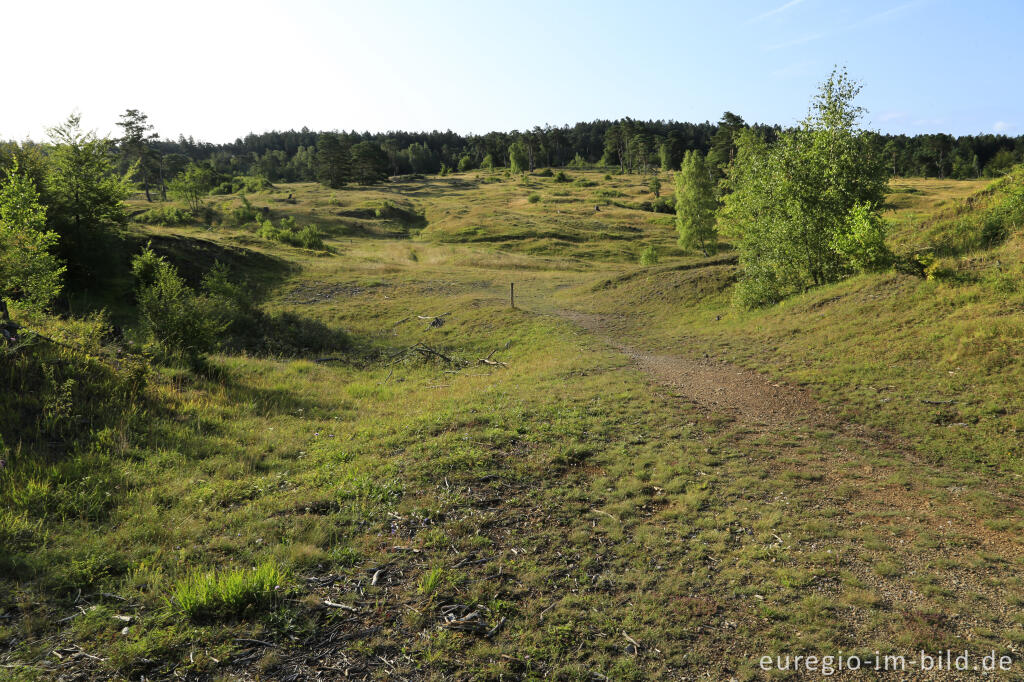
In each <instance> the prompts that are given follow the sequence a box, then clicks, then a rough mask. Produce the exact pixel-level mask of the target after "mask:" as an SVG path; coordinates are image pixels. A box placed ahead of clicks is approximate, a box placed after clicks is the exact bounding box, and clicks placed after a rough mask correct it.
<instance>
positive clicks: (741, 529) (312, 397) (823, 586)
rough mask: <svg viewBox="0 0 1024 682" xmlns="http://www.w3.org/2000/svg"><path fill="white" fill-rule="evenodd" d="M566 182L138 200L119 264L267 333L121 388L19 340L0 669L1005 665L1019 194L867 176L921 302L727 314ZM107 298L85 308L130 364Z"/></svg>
mask: <svg viewBox="0 0 1024 682" xmlns="http://www.w3.org/2000/svg"><path fill="white" fill-rule="evenodd" d="M565 173H566V174H567V176H568V177H566V178H565V179H564V181H563V180H562V179H561V178H559V177H558V176H557V175H556V174H552V175H551V176H550V177H547V176H543V175H531V176H527V177H526V179H525V181H520V180H513V179H510V178H508V177H506V176H505V175H504V174H502V173H488V172H484V171H481V172H469V173H461V174H452V175H448V176H445V177H439V176H427V177H423V178H405V179H402V180H400V181H397V182H392V183H388V184H385V185H381V186H375V187H369V188H359V187H348V188H343V189H340V190H331V189H327V188H324V187H322V186H320V185H314V184H311V183H296V184H278V185H276V186H271V187H266V188H264V189H262V190H260V191H256V192H249V193H248V194H247V195H245V197H244V198H243V197H242V196H241V195H239V194H229V195H224V196H219V197H210V198H207V199H206V204H207V207H208V208H209V209H210V210H209V212H208V213H207V214H205V215H204V216H203V217H202V220H201V222H198V223H195V224H184V225H177V226H171V227H164V226H160V225H156V224H153V222H154V221H153V220H152V218H154V217H157V216H156V215H155V214H152V213H150V214H144V211H145V210H148V209H150V208H152V206H153V205H152V204H148V203H146V202H144V201H142V200H141V199H139V200H133V202H131V206H132V208H133V210H134V212H135V213H136V214H137V216H139V218H140V219H141V220H142V222H137V223H136V224H134V225H133V228H132V231H133V234H132V238H133V240H134V241H133V244H134V247H135V248H138V249H141V248H142V246H143V245H144V244H145V243H147V242H149V243H151V244H152V247H153V249H154V250H155V251H156V252H158V253H160V254H163V255H164V256H165V257H166V258H167V259H168V261H169V262H171V263H173V264H175V265H176V266H177V268H178V269H179V271H180V272H181V274H182V276H183V277H184V278H185V280H186V281H188V282H190V283H192V284H193V285H199V283H200V282H201V280H202V277H203V275H204V274H205V273H207V272H208V271H209V270H210V269H211V267H212V266H213V265H214V263H215V262H223V263H227V264H228V265H229V267H230V273H231V274H230V276H231V277H232V278H233V279H234V280H235V281H238V282H242V283H244V287H245V288H246V290H247V291H248V292H249V293H250V294H251V296H252V298H253V300H254V301H255V303H254V305H256V306H257V307H258V309H259V310H260V311H261V312H262V314H264V315H266V316H267V317H265V318H263V317H261V318H258V319H259V320H260V321H259V323H258V325H257V328H258V329H259V330H260V331H259V333H260V334H261V339H262V341H261V343H260V344H259V345H255V346H252V347H245V348H235V349H233V350H230V351H222V352H219V353H216V354H213V355H211V356H210V358H209V359H208V360H207V364H206V365H204V366H202V367H200V368H199V369H195V368H188V367H184V366H177V365H174V364H173V363H172V364H159V363H153V364H152V365H149V369H148V371H144V370H143V369H142V368H136V369H133V368H132V366H131V363H130V361H129V360H127V359H126V356H125V355H124V354H123V353H121V352H120V351H117V350H116V348H121V347H123V344H122V345H118V342H115V341H113V340H111V339H109V338H107V337H103V336H100V335H97V333H96V331H95V328H94V327H92V326H90V325H92V324H99V323H86V322H78V323H71V322H68V321H66V320H58V319H54V318H47V319H40V320H36V321H33V325H32V326H34V327H35V328H37V329H38V330H39V331H40V332H42V333H43V334H45V335H46V336H48V337H50V338H51V339H52V340H54V341H57V342H60V344H59V345H58V344H53V343H48V342H46V341H45V340H39V341H38V343H37V344H36V345H35V346H34V347H33V348H34V350H33V351H32V352H37V353H48V354H51V359H52V365H53V366H54V367H56V368H58V369H55V370H53V371H52V372H50V373H49V374H46V373H41V374H40V375H39V376H37V377H35V379H34V380H35V381H37V382H38V384H34V385H31V386H30V385H27V384H26V385H24V386H19V387H16V388H14V389H12V390H10V391H9V393H8V396H7V397H6V398H5V399H6V400H7V401H8V402H7V403H6V404H5V406H13V405H19V406H20V407H19V409H21V410H22V412H18V413H15V411H14V407H11V408H10V412H9V413H10V414H19V415H21V418H22V422H24V424H28V423H29V422H28V421H26V419H27V418H28V417H31V419H33V420H35V421H32V422H31V425H32V428H31V429H30V428H28V426H24V425H23V426H19V427H17V429H15V427H14V426H13V425H11V424H8V425H5V426H6V427H7V430H5V431H4V433H5V437H6V434H7V433H9V432H14V433H17V434H18V435H19V439H18V440H17V441H16V442H12V440H11V439H10V438H8V439H7V441H8V442H7V443H6V445H7V446H8V448H9V449H10V454H9V456H8V462H7V463H6V465H5V467H4V468H3V469H2V470H0V500H2V505H0V545H2V546H3V547H4V548H5V549H6V551H5V552H4V553H3V557H2V558H0V568H2V573H0V651H2V653H0V664H2V666H3V667H2V668H0V674H9V675H11V676H12V677H16V678H18V679H52V678H54V677H57V676H64V677H66V678H69V679H71V678H78V679H107V678H114V679H119V678H123V679H139V678H140V676H143V675H145V676H146V677H147V678H155V679H160V678H168V677H172V676H179V677H180V676H187V677H189V678H194V679H217V678H232V677H238V678H242V679H246V678H249V679H255V678H269V679H315V678H316V676H317V675H321V676H323V677H325V678H330V677H338V676H343V675H347V676H349V677H356V678H365V679H377V678H383V677H387V676H399V677H404V678H413V679H446V678H449V677H459V678H466V679H476V678H481V679H499V678H506V679H534V678H543V677H550V678H556V679H606V678H611V679H655V678H679V677H691V678H692V677H697V676H705V677H709V678H711V679H729V678H730V677H735V678H737V679H752V678H758V677H764V676H765V675H766V673H765V671H764V670H763V669H762V668H761V667H760V664H759V661H760V660H761V657H762V656H772V657H774V656H776V655H782V656H785V655H787V654H806V653H808V652H811V653H823V654H826V655H828V654H838V652H839V651H842V652H843V654H844V655H845V656H851V655H859V656H863V657H864V658H868V657H872V658H873V657H874V656H875V652H876V651H882V652H883V653H886V654H893V655H904V656H906V657H907V658H908V660H909V659H910V657H911V656H915V655H916V654H917V652H918V651H919V650H922V649H923V650H926V651H934V652H937V651H939V650H943V651H944V650H946V649H950V650H954V651H962V650H964V649H967V650H970V651H972V652H978V653H979V655H984V654H985V653H988V652H989V651H990V650H995V651H997V652H1000V654H1006V655H1009V656H1011V657H1012V658H1013V661H1014V665H1015V666H1017V670H1019V669H1020V665H1021V661H1020V659H1019V656H1018V653H1017V652H1019V651H1020V647H1021V645H1022V644H1024V619H1022V616H1021V613H1022V608H1021V607H1022V606H1024V582H1022V578H1021V568H1022V567H1024V555H1022V549H1024V546H1022V542H1021V538H1022V535H1024V534H1022V531H1024V515H1022V512H1021V500H1022V484H1021V476H1022V475H1024V453H1022V452H1021V449H1020V448H1021V445H1020V431H1021V430H1022V429H1024V399H1022V398H1021V396H1020V392H1019V386H1020V384H1021V380H1022V379H1024V358H1022V357H1021V355H1020V352H1019V348H1020V339H1021V336H1022V332H1024V287H1022V285H1021V276H1022V274H1024V271H1022V265H1024V258H1022V256H1024V252H1022V244H1024V241H1022V239H1024V237H1022V234H1021V231H1020V222H1019V214H1018V213H1015V211H1017V210H1018V209H1017V205H1016V204H1015V203H1014V202H1015V201H1017V199H1016V197H1017V196H1018V195H1019V187H1020V177H1019V175H1017V174H1012V175H1010V176H1008V177H1007V178H1006V179H1003V180H1000V181H996V182H995V183H994V184H993V185H991V186H987V185H986V183H985V182H982V181H964V182H959V181H934V180H922V179H913V180H897V181H894V182H893V183H892V187H891V189H892V192H891V194H890V195H889V197H888V202H889V203H890V205H891V211H892V212H891V214H889V217H890V218H891V220H892V222H893V225H894V229H893V232H892V234H891V237H890V242H891V245H892V246H893V248H894V249H895V250H896V251H898V252H900V253H904V254H918V256H919V258H920V259H921V262H922V265H923V268H924V270H925V272H926V273H927V277H916V276H913V275H907V274H901V273H898V272H886V273H881V274H868V275H860V276H857V277H854V278H852V279H849V280H846V281H843V282H839V283H836V284H831V285H828V286H823V287H820V288H816V289H813V290H811V291H809V292H807V293H804V294H802V295H800V296H796V297H794V298H791V299H788V300H786V301H785V302H784V303H783V304H780V305H778V306H775V307H773V308H768V309H763V310H758V311H752V312H746V311H740V310H738V309H736V308H734V307H732V306H731V304H730V298H731V294H730V290H731V287H732V285H733V282H734V281H735V277H736V269H737V267H738V266H737V264H736V258H735V256H734V254H733V252H732V251H731V249H730V248H729V245H728V244H723V245H722V249H721V250H720V251H719V253H718V254H717V255H716V256H713V257H711V258H705V257H703V256H701V255H694V254H692V253H687V252H684V251H682V250H681V249H679V248H678V247H677V246H676V234H675V231H674V225H673V216H672V215H671V214H669V213H663V212H659V211H663V210H666V208H665V206H666V205H665V204H664V203H660V202H659V199H660V197H654V196H653V195H652V194H651V192H650V190H649V188H648V183H647V179H645V178H642V177H640V176H633V175H606V173H605V171H581V170H575V169H566V170H565ZM661 180H662V182H663V186H665V187H668V186H670V185H671V183H670V178H669V177H668V176H667V175H666V174H662V175H661ZM144 215H145V216H146V217H143V216H144ZM267 220H269V221H270V223H271V226H272V227H273V228H274V229H266V226H265V225H264V227H263V228H261V227H259V226H258V225H257V223H258V222H259V221H264V222H265V221H267ZM165 222H173V221H169V220H168V221H165ZM313 224H315V225H316V227H317V232H316V234H317V235H319V238H320V239H321V243H319V244H317V242H316V240H315V239H313V240H307V241H305V242H303V241H302V240H300V239H299V237H298V236H297V235H298V234H299V233H300V231H301V230H302V228H306V227H308V226H310V225H313ZM307 234H309V233H307ZM303 244H306V245H309V246H312V247H313V248H304V247H303ZM650 247H653V250H652V249H650ZM645 252H646V254H647V255H646V256H645V255H644V254H645ZM652 254H653V255H652ZM642 259H643V261H644V262H643V263H641V260H642ZM655 261H656V262H655ZM513 283H514V284H515V307H512V306H511V305H510V301H509V286H510V284H513ZM132 286H133V284H132V282H131V281H129V280H128V279H126V280H125V281H124V282H123V290H120V291H114V292H109V293H108V295H107V296H106V297H104V298H102V299H98V300H96V299H94V300H93V301H92V302H90V301H88V300H83V301H80V302H79V304H80V305H81V306H82V309H84V310H89V309H92V308H96V307H100V306H103V307H106V308H107V309H108V310H109V311H110V314H111V316H112V319H113V321H114V322H116V323H117V325H118V326H119V327H122V335H123V338H126V339H129V340H130V339H132V338H133V333H135V330H134V329H133V327H134V325H135V324H136V322H135V319H136V317H135V313H136V311H135V303H134V300H133V298H132ZM79 312H81V309H80V310H79ZM268 320H269V321H268ZM76 325H77V326H76ZM342 334H343V335H344V338H345V341H344V343H342V342H340V341H339V342H337V343H336V344H335V345H334V346H330V348H331V349H330V350H321V348H326V347H327V346H323V345H321V344H320V342H321V341H323V339H324V338H326V337H331V338H335V336H338V335H342ZM331 335H334V336H331ZM111 337H116V334H111ZM82 368H84V369H82ZM10 371H11V372H13V371H14V370H10ZM61 372H63V374H62V373H61ZM73 372H80V373H79V374H73ZM133 372H134V373H133ZM143 374H145V375H146V376H145V377H143V376H142V375H143ZM12 376H13V375H12ZM68 381H70V382H71V383H68ZM83 382H87V383H88V386H85V385H84V384H83ZM133 382H134V383H133ZM8 385H11V384H8ZM86 389H87V390H86ZM23 395H31V396H40V397H39V399H38V401H37V402H38V404H36V403H33V402H31V401H27V400H24V399H23V398H21V397H20V396H23ZM44 398H45V399H44ZM5 413H7V412H5ZM57 424H61V425H71V426H67V427H66V428H65V427H63V426H62V428H63V429H64V430H61V429H58V428H57V427H56V426H55V425H57ZM954 675H955V674H954Z"/></svg>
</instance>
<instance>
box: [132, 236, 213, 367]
mask: <svg viewBox="0 0 1024 682" xmlns="http://www.w3.org/2000/svg"><path fill="white" fill-rule="evenodd" d="M132 272H133V273H134V275H135V280H136V282H137V288H136V298H137V301H138V309H139V324H140V327H141V331H142V334H143V336H144V338H145V340H146V342H147V345H148V346H149V347H150V348H151V349H153V350H154V351H155V352H156V353H157V355H158V356H159V357H162V358H164V359H174V358H186V359H188V360H190V361H192V362H195V361H197V360H198V359H199V358H201V357H202V356H203V355H204V354H206V353H209V352H211V351H212V350H214V349H215V348H216V347H217V344H218V341H219V339H220V335H221V334H222V333H223V332H224V331H225V330H226V329H227V327H228V324H229V323H230V318H229V317H228V314H229V311H227V310H224V308H223V306H221V305H218V303H219V301H218V300H217V299H216V298H214V297H211V296H204V295H200V294H197V293H196V292H195V291H193V290H192V289H191V288H190V287H189V286H188V285H187V284H186V283H185V280H183V279H182V278H181V276H180V275H179V274H178V270H177V268H175V267H174V266H173V265H171V264H170V263H168V262H167V260H166V259H164V258H163V257H161V256H158V255H157V254H156V253H155V252H154V251H153V250H152V249H151V248H149V247H147V248H145V249H144V250H143V251H142V252H141V253H140V254H138V255H136V256H135V257H134V258H133V259H132Z"/></svg>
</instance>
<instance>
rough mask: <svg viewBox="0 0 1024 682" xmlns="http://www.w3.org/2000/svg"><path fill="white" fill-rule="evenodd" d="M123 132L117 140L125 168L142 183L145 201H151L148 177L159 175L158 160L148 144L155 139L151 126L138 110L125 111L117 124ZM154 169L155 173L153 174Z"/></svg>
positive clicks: (147, 118) (155, 135)
mask: <svg viewBox="0 0 1024 682" xmlns="http://www.w3.org/2000/svg"><path fill="white" fill-rule="evenodd" d="M117 125H118V126H120V127H121V130H123V131H124V134H123V135H122V136H121V137H120V138H119V139H118V141H117V142H118V144H119V145H120V147H121V153H122V155H123V156H124V158H125V162H126V164H127V166H128V167H129V168H131V169H133V170H134V171H135V175H136V176H137V177H138V178H139V179H140V180H141V181H142V191H143V192H145V193H146V201H152V200H153V199H152V197H150V195H149V181H150V176H151V175H154V174H156V173H159V165H160V160H159V158H158V154H157V152H156V150H154V149H153V148H152V147H150V145H149V142H150V141H151V140H154V139H156V138H157V134H156V133H151V132H149V131H151V130H153V126H152V125H150V124H149V117H148V116H146V114H144V113H142V112H141V111H139V110H138V109H127V110H126V111H125V112H124V113H123V114H121V120H120V121H118V123H117ZM154 169H156V173H154Z"/></svg>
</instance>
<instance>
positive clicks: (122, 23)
mask: <svg viewBox="0 0 1024 682" xmlns="http://www.w3.org/2000/svg"><path fill="white" fill-rule="evenodd" d="M0 27H2V28H3V43H4V48H5V49H4V56H5V62H6V66H5V75H4V80H5V84H4V91H5V98H4V99H5V100H7V101H6V102H4V106H0V139H10V138H17V139H20V138H24V137H31V138H33V139H41V138H43V137H44V136H45V133H44V129H45V126H47V125H52V124H54V123H56V122H58V121H60V120H62V119H63V118H64V117H66V116H67V114H68V113H70V112H71V111H72V110H78V111H80V112H81V114H82V115H83V122H84V123H85V124H86V125H87V126H88V127H91V128H95V129H97V130H98V131H99V132H101V133H108V132H116V129H115V128H114V122H115V121H116V118H117V115H118V114H119V113H120V112H121V111H123V110H124V109H126V108H128V107H132V108H139V109H141V110H143V111H145V112H146V113H148V114H149V116H150V120H151V121H152V122H153V123H154V124H156V126H157V130H158V131H159V132H160V133H161V134H162V135H163V136H165V137H176V136H177V135H178V134H179V133H184V134H185V135H193V136H195V137H196V138H199V139H204V140H210V141H215V142H222V141H229V140H232V139H234V138H235V137H239V136H242V135H244V134H245V133H247V132H249V131H255V132H262V131H265V130H270V129H287V128H300V127H302V126H304V125H306V126H309V127H310V128H313V129H345V130H352V129H356V130H371V131H377V130H388V129H405V130H422V129H435V128H436V129H442V130H443V129H449V128H450V129H452V130H455V131H457V132H463V133H466V132H477V133H481V132H487V131H489V130H510V129H513V128H518V129H524V128H529V127H532V126H534V125H544V124H552V125H561V124H564V123H574V122H576V121H581V120H592V119H595V118H619V117H623V116H630V117H633V118H640V119H648V118H662V119H676V120H681V121H704V120H711V121H715V120H717V119H718V118H719V117H720V116H721V114H722V112H723V111H725V110H730V111H733V112H735V113H738V114H740V115H741V116H743V117H744V118H745V119H746V120H747V121H751V122H754V121H757V122H766V123H781V124H783V125H787V124H791V123H793V122H795V121H797V120H799V119H800V118H801V117H802V116H803V115H804V113H805V112H806V109H807V104H808V101H809V99H810V97H811V95H812V94H813V92H814V90H815V88H816V85H817V83H819V82H820V81H821V80H823V79H824V78H825V77H827V76H828V74H829V72H830V71H831V69H832V66H833V65H834V64H839V65H841V66H845V67H846V68H847V69H848V70H849V72H850V74H851V75H852V76H853V77H855V78H857V79H859V80H861V81H862V82H863V83H864V91H863V93H862V95H861V99H860V104H861V105H862V106H865V107H866V108H867V109H868V110H869V112H870V113H869V114H868V116H867V119H866V123H867V125H868V126H869V127H871V128H875V129H878V130H882V131H885V132H905V133H911V134H913V133H920V132H937V131H942V132H950V133H954V134H966V133H979V132H1005V133H1007V134H1011V135H1016V134H1022V133H1024V89H1022V88H1021V74H1022V73H1024V49H1022V48H1021V46H1020V40H1021V37H1020V36H1021V31H1022V28H1024V2H1020V1H1019V0H990V1H985V0H981V1H978V2H966V1H962V2H956V1H954V0H909V1H905V2H899V1H896V2H882V1H880V0H868V1H860V2H840V1H839V0H764V1H755V0H742V1H740V0H737V1H733V2H729V1H724V0H723V1H721V2H702V3H695V2H693V3H682V2H534V1H532V0H515V1H514V2H501V3H499V2H487V1H485V0H480V1H477V2H468V1H466V2H440V1H437V2H424V1H419V2H413V1H402V2H399V1H387V0H376V1H373V2H328V1H327V0H319V1H315V0H292V1H290V2H267V1H264V0H246V1H245V2H222V1H218V0H204V1H202V2H200V1H197V0H183V1H180V2H175V3H153V2H137V1H131V2H129V1H127V0H116V1H113V0H110V1H104V0H95V1H93V2H81V0H74V1H71V0H66V1H63V2H57V1H37V2H32V3H29V2H17V3H16V2H5V3H4V5H3V6H2V7H0Z"/></svg>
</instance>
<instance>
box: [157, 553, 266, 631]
mask: <svg viewBox="0 0 1024 682" xmlns="http://www.w3.org/2000/svg"><path fill="white" fill-rule="evenodd" d="M284 584H286V575H285V574H284V573H283V572H282V571H281V570H280V569H279V568H278V566H277V564H275V563H273V562H264V563H262V564H260V565H259V566H256V567H254V568H252V569H251V570H246V569H234V570H229V571H227V572H225V573H216V572H196V573H193V574H192V575H189V576H187V577H186V578H183V579H181V580H178V581H177V582H175V584H174V588H173V590H172V592H171V605H172V607H174V608H177V609H180V610H181V612H182V613H183V614H185V615H186V616H188V617H189V618H191V619H192V620H193V621H204V620H217V619H223V618H230V617H234V618H237V617H241V616H244V615H246V614H247V613H250V612H253V611H256V610H258V609H260V608H264V607H266V606H269V605H271V604H273V603H274V602H275V601H277V599H278V598H279V596H280V591H281V589H282V585H284Z"/></svg>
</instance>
